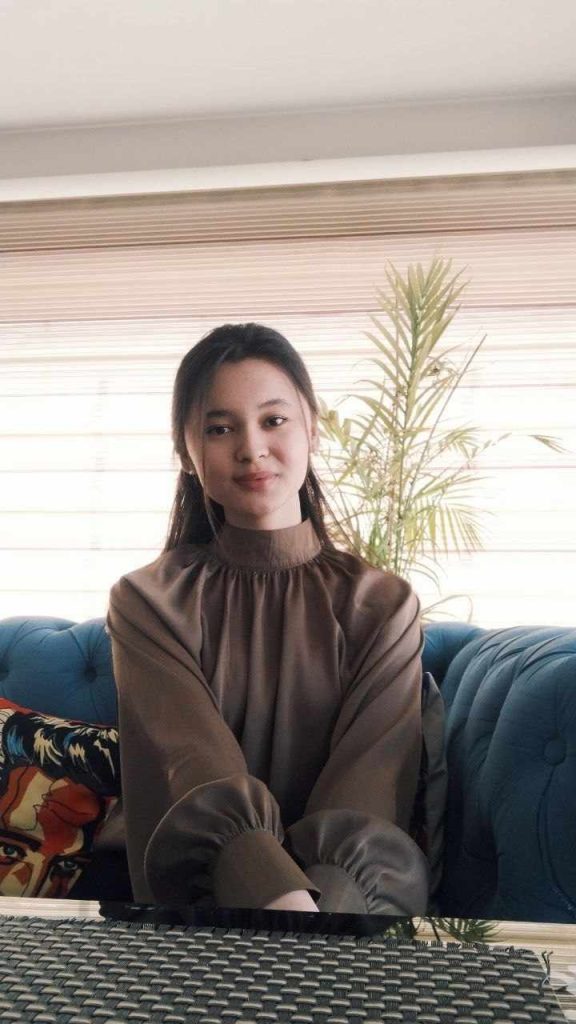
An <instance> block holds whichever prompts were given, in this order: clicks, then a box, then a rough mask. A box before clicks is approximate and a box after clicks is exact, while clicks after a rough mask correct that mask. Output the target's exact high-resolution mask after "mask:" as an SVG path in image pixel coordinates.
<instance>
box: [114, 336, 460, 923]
mask: <svg viewBox="0 0 576 1024" xmlns="http://www.w3.org/2000/svg"><path fill="white" fill-rule="evenodd" d="M317 424H318V408H317V403H316V399H315V397H314V393H313V389H312V385H311V382H310V378H309V375H308V372H307V370H306V368H305V366H304V364H303V362H302V360H301V358H300V356H299V355H298V353H297V352H296V351H295V349H294V348H293V347H292V346H291V345H290V344H289V342H288V341H287V340H286V339H285V338H284V337H283V336H282V335H280V334H279V333H278V332H277V331H274V330H272V329H271V328H268V327H265V326H262V325H259V324H226V325H224V326H222V327H219V328H217V329H215V330H213V331H211V332H210V333H209V334H208V335H206V336H205V337H204V338H203V339H202V340H201V341H200V342H199V343H198V344H197V345H195V346H194V347H193V348H192V349H191V350H190V351H189V352H188V353H187V354H186V356H185V357H184V359H183V360H182V362H181V364H180V367H179V369H178V372H177V375H176V380H175V386H174V395H173V405H172V437H173V443H174V451H175V453H176V454H177V456H178V458H179V460H180V463H181V467H182V469H181V472H180V477H179V480H178V487H177V493H176V498H175V502H174V507H173V511H172V516H171V523H170V529H169V533H168V538H167V542H166V545H165V548H164V550H163V552H162V554H161V555H160V556H159V557H158V558H156V559H155V561H153V562H152V563H151V564H149V565H146V566H144V567H143V568H141V569H137V570H135V571H134V572H130V573H128V574H127V575H125V576H123V577H122V578H121V579H120V580H119V581H118V582H117V583H116V584H115V585H114V586H113V587H112V590H111V592H110V603H109V610H108V616H107V627H108V632H109V635H110V637H111V642H112V655H113V665H114V675H115V679H116V684H117V688H118V708H119V737H120V761H121V778H122V802H121V806H122V813H123V818H124V826H125V836H126V846H127V854H128V864H129V870H130V879H131V883H132V889H133V893H134V899H135V900H136V901H138V902H146V903H151V902H152V903H161V904H165V905H170V904H172V903H175V902H176V903H179V902H184V903H200V904H203V903H204V904H210V903H212V904H215V905H217V906H223V907H254V908H256V907H264V908H271V909H286V910H311V911H315V910H318V909H320V910H322V911H339V912H351V913H391V914H420V913H423V912H424V911H425V910H426V907H427V902H428V895H429V866H428V863H427V859H426V856H425V854H424V853H423V851H422V849H421V848H420V846H419V845H418V844H417V843H416V842H415V840H414V839H413V838H412V835H411V834H410V831H411V823H412V824H413V812H414V806H415V800H416V795H417V787H418V781H419V771H420V768H421V760H422V751H423V729H422V710H421V695H422V670H421V661H420V654H421V649H422V632H421V627H420V616H419V603H418V600H417V598H416V597H415V595H414V593H413V592H412V590H411V588H410V586H409V584H408V583H407V582H406V581H405V580H403V579H400V578H399V577H397V576H395V575H393V574H391V573H388V572H384V571H382V570H380V569H377V568H374V567H372V566H370V565H369V564H368V563H367V562H365V561H364V560H363V559H361V558H360V557H358V556H357V555H355V554H351V553H348V552H343V551H341V550H338V549H337V548H336V547H335V546H334V544H333V543H332V542H331V540H330V537H329V535H328V532H327V529H326V526H325V524H324V518H323V508H324V506H325V499H324V497H323V495H322V491H321V488H320V485H319V483H318V479H317V477H316V475H315V473H314V470H313V468H312V455H313V453H314V452H315V451H316V450H317V447H318V425H317ZM440 813H441V810H439V814H440ZM434 828H436V826H434Z"/></svg>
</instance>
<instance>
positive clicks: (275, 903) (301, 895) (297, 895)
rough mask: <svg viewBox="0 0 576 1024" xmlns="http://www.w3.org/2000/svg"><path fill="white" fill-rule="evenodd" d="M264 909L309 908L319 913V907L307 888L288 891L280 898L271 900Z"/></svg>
mask: <svg viewBox="0 0 576 1024" xmlns="http://www.w3.org/2000/svg"><path fill="white" fill-rule="evenodd" d="M263 909H264V910H307V911H309V912H310V911H311V912H312V913H313V914H314V913H316V914H317V913H318V907H317V906H316V904H315V903H314V900H313V899H312V897H311V895H310V893H309V892H308V890H307V889H294V890H293V891H292V892H286V893H284V895H283V896H279V897H278V899H275V900H271V902H270V903H267V904H266V906H265V907H264V908H263Z"/></svg>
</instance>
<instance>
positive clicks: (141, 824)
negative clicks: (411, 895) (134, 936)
mask: <svg viewBox="0 0 576 1024" xmlns="http://www.w3.org/2000/svg"><path fill="white" fill-rule="evenodd" d="M131 576H132V579H131V580H128V579H127V578H126V577H122V578H121V579H120V580H119V581H118V582H117V583H116V584H115V585H114V587H113V588H112V590H111V592H110V602H109V610H108V615H107V620H106V621H107V627H108V633H109V635H110V638H111V642H112V659H113V667H114V677H115V681H116V686H117V691H118V719H119V741H120V766H121V786H122V805H123V812H124V818H125V831H126V845H127V854H128V863H129V868H130V877H131V882H132V888H133V891H134V898H135V899H136V900H137V901H139V902H159V903H169V902H172V901H178V902H181V901H183V902H188V903H191V902H194V901H195V900H197V899H199V898H200V897H203V896H206V895H211V896H212V897H213V898H214V899H215V901H216V903H217V904H218V905H220V906H230V907H262V906H264V905H265V904H266V903H268V902H270V901H271V900H274V899H276V898H278V897H279V896H282V895H284V894H286V893H288V892H292V891H294V890H302V889H309V890H310V891H311V892H314V893H317V892H318V890H317V889H316V887H315V886H314V884H313V883H311V881H310V879H308V878H307V876H306V875H305V874H304V872H303V871H302V870H301V869H300V868H299V867H298V865H297V864H296V863H295V861H294V860H293V858H292V857H291V856H290V855H289V853H288V852H287V851H286V850H285V849H284V847H283V846H282V841H283V838H284V833H283V829H282V823H281V821H280V814H279V808H278V805H277V803H276V800H275V799H274V797H273V796H272V794H271V793H270V792H269V790H268V789H267V787H266V786H265V785H264V784H263V783H262V782H261V781H260V780H259V779H256V778H255V777H254V776H251V775H249V773H248V770H247V766H246V762H245V759H244V756H243V753H242V750H241V748H240V746H239V744H238V742H237V741H236V738H235V737H234V735H233V733H232V731H231V730H230V729H229V728H228V726H227V725H226V723H225V721H224V719H223V718H222V715H221V713H220V711H219V709H218V706H217V704H216V701H215V698H214V695H213V694H212V692H211V690H210V688H209V686H208V684H207V682H206V680H205V678H204V676H203V674H202V672H201V669H200V667H199V665H198V664H197V662H196V660H195V658H194V657H193V656H192V654H191V653H190V651H189V650H188V648H187V646H186V645H185V643H184V642H183V641H182V639H181V638H180V637H179V635H178V632H179V630H178V626H176V627H174V626H173V625H172V621H171V619H170V617H169V614H168V613H167V612H166V610H165V609H164V608H163V606H162V604H161V603H159V602H158V600H157V599H156V597H155V589H156V591H157V584H156V588H155V587H154V585H153V583H152V584H151V583H150V582H149V579H148V576H146V575H144V572H143V571H142V572H141V573H140V574H139V578H137V579H134V577H135V576H136V574H131ZM166 603H167V602H166ZM180 614H181V613H180Z"/></svg>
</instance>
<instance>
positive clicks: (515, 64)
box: [0, 0, 576, 131]
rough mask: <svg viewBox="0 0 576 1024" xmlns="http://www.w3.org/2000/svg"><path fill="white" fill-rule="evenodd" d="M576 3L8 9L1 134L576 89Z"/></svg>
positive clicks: (404, 1) (28, 1)
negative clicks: (4, 132) (67, 127)
mask: <svg viewBox="0 0 576 1024" xmlns="http://www.w3.org/2000/svg"><path fill="white" fill-rule="evenodd" d="M575 54H576V2H575V0H481V2H479V0H47V2H45V3H42V2H38V0H0V131H1V130H4V131H18V130H19V131H23V130H33V129H46V128H57V127H64V126H69V127H72V126H80V125H89V124H91V125H96V124H114V123H115V124H118V123H120V122H127V121H129V122H143V121H158V120H164V119H181V118H198V117H201V118H213V117H215V116H216V117H217V116H221V115H237V114H272V113H280V112H286V111H295V112H296V111H314V110H322V109H325V108H337V107H340V108H342V107H353V106H356V107H357V106H364V105H366V106H370V105H381V104H399V103H419V104H420V103H427V102H431V101H466V100H474V99H481V98H490V97H506V98H508V99H511V98H513V97H516V98H520V97H523V96H526V97H528V96H553V95H556V94H574V93H576V59H575Z"/></svg>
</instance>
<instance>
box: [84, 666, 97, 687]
mask: <svg viewBox="0 0 576 1024" xmlns="http://www.w3.org/2000/svg"><path fill="white" fill-rule="evenodd" d="M84 675H85V676H86V679H88V680H89V681H90V682H91V683H92V682H94V680H95V679H96V676H97V675H98V673H97V671H96V669H95V668H93V667H92V665H89V666H88V668H87V669H86V671H85V673H84Z"/></svg>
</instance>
